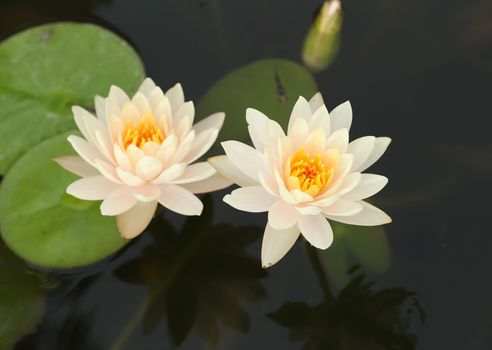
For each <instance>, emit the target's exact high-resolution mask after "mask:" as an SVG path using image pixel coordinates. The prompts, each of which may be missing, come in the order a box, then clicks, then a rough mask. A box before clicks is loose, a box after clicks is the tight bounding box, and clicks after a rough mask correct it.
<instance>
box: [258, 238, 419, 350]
mask: <svg viewBox="0 0 492 350" xmlns="http://www.w3.org/2000/svg"><path fill="white" fill-rule="evenodd" d="M306 248H307V250H308V254H309V257H310V261H311V264H312V265H313V268H314V271H315V273H316V276H317V278H318V281H319V284H320V286H321V289H322V290H323V295H324V298H323V300H322V301H321V303H319V304H318V305H315V306H311V305H308V304H306V303H304V302H288V303H285V304H284V305H282V306H281V307H280V308H279V309H278V310H276V311H274V312H272V313H270V314H268V317H269V318H271V319H272V320H274V321H275V322H276V323H277V324H279V325H281V326H283V327H285V328H287V329H289V337H290V339H291V341H294V342H303V346H302V349H303V350H322V349H333V350H338V349H340V350H341V349H348V350H358V349H365V350H385V349H392V350H413V349H416V346H417V337H416V336H415V335H414V334H412V332H411V321H412V319H413V318H414V317H415V315H414V314H416V316H417V317H418V319H419V320H420V322H422V323H424V322H425V319H426V314H425V311H424V309H423V308H422V306H421V305H420V303H419V301H418V299H417V293H415V292H411V291H407V290H405V289H403V288H387V289H383V290H380V291H375V290H374V282H367V281H366V279H365V276H364V274H362V273H360V272H359V266H357V265H356V266H353V267H352V268H351V269H350V271H349V273H350V275H351V277H352V279H351V281H350V282H349V283H348V284H347V285H346V286H345V287H344V288H343V289H342V290H341V291H340V293H338V295H334V294H333V293H332V291H331V289H330V286H329V283H328V281H327V279H326V277H325V273H324V270H323V268H322V265H321V262H320V260H319V256H318V252H317V251H316V250H314V248H312V247H310V246H309V245H306Z"/></svg>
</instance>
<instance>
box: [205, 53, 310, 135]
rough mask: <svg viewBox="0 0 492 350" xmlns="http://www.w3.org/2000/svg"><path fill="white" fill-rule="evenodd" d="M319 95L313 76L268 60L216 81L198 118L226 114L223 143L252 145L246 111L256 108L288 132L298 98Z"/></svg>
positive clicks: (297, 67)
mask: <svg viewBox="0 0 492 350" xmlns="http://www.w3.org/2000/svg"><path fill="white" fill-rule="evenodd" d="M316 91H317V86H316V82H315V81H314V78H313V77H312V75H311V73H310V72H309V71H308V70H307V69H306V68H304V67H302V66H301V65H299V64H297V63H295V62H291V61H288V60H283V59H266V60H261V61H258V62H255V63H251V64H248V65H246V66H244V67H241V68H238V69H236V70H234V71H232V72H230V73H229V74H227V75H226V76H224V77H223V78H221V79H220V80H219V81H217V82H216V83H215V84H214V85H213V86H212V87H211V88H210V89H209V90H208V91H207V93H206V94H205V95H204V96H203V98H202V99H201V100H200V102H199V103H198V107H197V110H198V113H197V114H198V115H199V116H201V117H205V116H207V115H210V114H212V113H215V112H218V111H223V112H225V113H226V118H225V122H224V126H223V128H222V130H221V132H220V134H219V138H220V139H221V140H229V139H235V140H239V141H243V142H248V141H249V136H248V129H247V127H246V126H247V123H246V118H245V116H246V109H247V108H248V107H251V108H255V109H257V110H259V111H261V112H263V113H264V114H266V115H267V116H268V117H269V118H271V119H275V120H277V121H278V122H279V123H280V125H282V127H284V128H286V127H287V123H288V120H289V117H290V112H291V111H292V107H293V106H294V104H295V102H296V101H297V99H298V98H299V96H304V97H305V98H306V99H309V98H311V97H312V96H313V95H314V94H315V93H316Z"/></svg>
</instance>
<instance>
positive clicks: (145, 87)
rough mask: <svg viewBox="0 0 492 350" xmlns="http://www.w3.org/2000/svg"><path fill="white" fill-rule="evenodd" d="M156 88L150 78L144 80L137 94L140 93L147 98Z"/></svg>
mask: <svg viewBox="0 0 492 350" xmlns="http://www.w3.org/2000/svg"><path fill="white" fill-rule="evenodd" d="M155 87H156V85H155V83H154V81H153V80H152V79H150V78H145V79H144V81H143V82H142V84H140V87H139V88H138V92H141V93H142V94H144V95H145V96H148V95H149V94H150V92H151V91H152V90H154V88H155Z"/></svg>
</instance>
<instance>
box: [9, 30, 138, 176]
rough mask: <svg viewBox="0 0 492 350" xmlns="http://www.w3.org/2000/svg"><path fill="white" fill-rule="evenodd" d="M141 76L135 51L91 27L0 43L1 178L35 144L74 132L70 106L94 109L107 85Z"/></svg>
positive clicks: (127, 86) (129, 84)
mask: <svg viewBox="0 0 492 350" xmlns="http://www.w3.org/2000/svg"><path fill="white" fill-rule="evenodd" d="M143 77H144V70H143V66H142V62H141V61H140V58H139V57H138V55H137V54H136V52H135V51H134V50H133V49H132V48H131V47H130V46H129V45H128V44H127V43H126V42H125V41H123V40H122V39H121V38H119V37H118V36H116V35H115V34H113V33H111V32H109V31H107V30H105V29H103V28H100V27H98V26H95V25H93V24H80V23H55V24H48V25H42V26H39V27H34V28H31V29H28V30H25V31H23V32H21V33H18V34H16V35H14V36H12V37H10V38H8V39H6V40H5V41H3V42H1V43H0V149H1V152H0V174H5V173H6V172H7V170H8V169H9V168H10V166H12V164H13V163H14V161H15V160H16V159H17V158H18V157H20V156H21V155H22V154H23V153H24V152H25V151H26V150H28V149H29V148H30V147H32V146H34V145H35V144H37V143H38V142H40V141H42V140H44V139H46V138H48V137H50V136H53V135H56V134H59V133H60V132H64V131H67V130H71V129H73V128H74V126H75V124H74V122H73V117H72V113H71V111H70V108H71V106H72V105H80V106H83V107H86V108H89V109H93V106H94V95H96V94H100V95H106V94H107V92H108V90H109V87H110V86H111V85H113V84H114V85H118V86H120V87H121V88H122V89H124V90H125V91H129V92H131V91H133V90H135V89H136V88H137V87H138V84H140V82H141V81H142V79H143Z"/></svg>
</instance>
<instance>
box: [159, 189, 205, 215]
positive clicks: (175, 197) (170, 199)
mask: <svg viewBox="0 0 492 350" xmlns="http://www.w3.org/2000/svg"><path fill="white" fill-rule="evenodd" d="M161 190H162V194H161V196H160V197H159V203H161V204H162V205H163V206H164V207H166V208H167V209H169V210H172V211H174V212H176V213H178V214H182V215H200V214H201V213H202V210H203V204H202V202H201V201H200V200H199V199H198V197H197V196H195V195H194V194H193V193H191V192H189V191H187V190H186V189H184V188H182V187H180V186H176V185H162V186H161Z"/></svg>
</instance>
